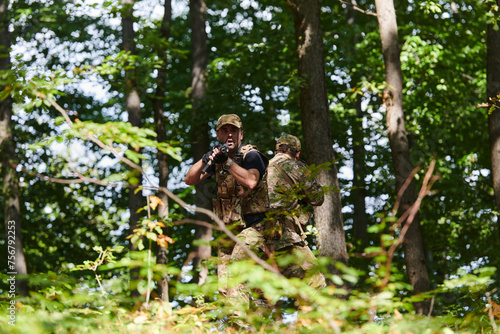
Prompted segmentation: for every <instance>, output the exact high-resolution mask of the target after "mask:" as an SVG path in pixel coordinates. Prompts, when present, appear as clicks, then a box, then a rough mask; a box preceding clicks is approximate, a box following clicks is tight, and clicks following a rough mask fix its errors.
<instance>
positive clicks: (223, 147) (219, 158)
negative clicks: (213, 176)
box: [201, 144, 229, 174]
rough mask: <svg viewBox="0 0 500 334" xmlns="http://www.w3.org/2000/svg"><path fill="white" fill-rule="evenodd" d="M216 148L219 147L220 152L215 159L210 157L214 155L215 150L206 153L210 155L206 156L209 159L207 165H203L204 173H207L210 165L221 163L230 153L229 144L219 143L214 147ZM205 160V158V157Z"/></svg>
mask: <svg viewBox="0 0 500 334" xmlns="http://www.w3.org/2000/svg"><path fill="white" fill-rule="evenodd" d="M214 149H218V150H219V153H217V155H216V156H215V157H214V158H213V159H208V156H210V155H212V152H213V150H212V151H210V152H208V153H207V154H206V155H208V156H207V158H206V159H207V160H208V161H206V165H205V167H203V169H202V170H201V172H202V173H203V174H205V173H206V172H207V170H208V168H209V167H210V166H212V164H213V163H216V164H221V163H223V162H225V161H226V160H227V157H228V153H229V147H228V146H227V144H217V145H216V146H215V147H214ZM204 158H205V157H204ZM203 160H205V159H203Z"/></svg>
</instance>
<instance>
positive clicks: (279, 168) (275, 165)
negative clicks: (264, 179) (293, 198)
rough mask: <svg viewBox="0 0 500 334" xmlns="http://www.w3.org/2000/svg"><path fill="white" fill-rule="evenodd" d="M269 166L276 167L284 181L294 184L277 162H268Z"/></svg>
mask: <svg viewBox="0 0 500 334" xmlns="http://www.w3.org/2000/svg"><path fill="white" fill-rule="evenodd" d="M269 166H271V167H276V169H277V170H278V172H280V174H281V175H282V176H283V177H284V178H285V180H286V182H288V183H289V184H290V185H291V186H293V185H294V184H295V182H293V180H292V179H291V178H290V176H288V174H287V173H286V172H285V171H284V170H283V168H281V166H280V165H279V164H277V163H275V162H271V163H270V164H269Z"/></svg>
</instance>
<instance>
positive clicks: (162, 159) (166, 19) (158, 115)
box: [153, 0, 172, 302]
mask: <svg viewBox="0 0 500 334" xmlns="http://www.w3.org/2000/svg"><path fill="white" fill-rule="evenodd" d="M171 26H172V2H171V1H170V0H165V6H164V13H163V19H162V24H161V27H160V37H161V38H160V40H159V41H158V44H157V45H156V52H157V54H158V57H159V58H160V59H161V61H162V66H161V67H160V68H159V69H158V77H157V79H156V91H155V96H154V99H153V111H154V120H155V131H156V133H157V135H158V137H157V138H156V139H157V141H158V142H159V143H162V142H166V141H167V132H166V129H165V123H164V121H165V116H164V111H165V110H164V100H165V85H166V81H167V70H166V66H167V61H168V59H167V41H168V39H169V37H170V27H171ZM156 156H157V159H158V178H159V186H160V187H164V188H167V183H168V155H167V154H166V153H163V152H161V151H158V153H157V155H156ZM158 197H159V198H160V199H161V201H162V202H163V205H159V206H158V216H160V218H161V219H162V220H164V221H165V220H167V219H168V208H169V206H168V196H167V194H165V193H163V192H160V193H158ZM163 234H167V231H166V230H165V228H164V231H163ZM167 255H168V252H167V248H166V247H162V246H158V249H157V252H156V263H158V264H163V265H166V264H167V263H168V256H167ZM156 284H157V290H158V296H159V298H160V299H161V300H162V301H164V302H168V301H169V297H168V275H166V274H164V275H163V276H162V278H161V279H159V280H158V281H157V282H156Z"/></svg>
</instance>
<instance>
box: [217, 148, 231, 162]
mask: <svg viewBox="0 0 500 334" xmlns="http://www.w3.org/2000/svg"><path fill="white" fill-rule="evenodd" d="M216 147H217V148H218V149H219V151H220V152H219V153H217V155H216V156H215V157H214V162H215V163H216V164H223V163H224V162H226V161H227V158H228V157H229V150H228V148H227V145H226V144H218V145H217V146H216Z"/></svg>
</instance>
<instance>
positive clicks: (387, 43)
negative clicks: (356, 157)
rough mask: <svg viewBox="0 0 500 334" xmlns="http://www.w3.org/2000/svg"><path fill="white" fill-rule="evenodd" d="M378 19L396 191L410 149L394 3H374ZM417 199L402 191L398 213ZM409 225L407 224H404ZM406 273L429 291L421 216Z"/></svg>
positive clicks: (407, 170)
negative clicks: (405, 118)
mask: <svg viewBox="0 0 500 334" xmlns="http://www.w3.org/2000/svg"><path fill="white" fill-rule="evenodd" d="M375 5H376V7H377V17H378V23H379V28H380V37H381V40H382V53H383V56H384V64H385V75H386V82H387V87H386V89H385V91H384V96H383V101H384V106H385V108H386V113H387V114H386V126H387V132H388V136H389V144H390V147H391V155H392V161H393V165H394V173H395V177H396V189H397V191H398V192H399V189H401V187H402V186H403V184H404V183H405V181H406V179H407V178H408V176H409V175H410V174H411V172H412V169H413V167H412V165H411V162H410V147H409V144H408V138H407V136H406V129H405V121H404V114H403V75H402V71H401V60H400V48H399V40H398V26H397V21H396V12H395V9H394V3H393V0H375ZM415 200H416V192H415V182H414V180H412V181H411V183H410V185H409V186H408V188H407V189H406V191H405V192H404V194H403V196H402V198H401V203H400V208H401V209H400V213H402V212H404V211H406V210H407V209H408V208H409V207H410V206H411V205H412V204H413V203H414V202H415ZM405 223H408V222H405ZM403 248H404V254H405V264H406V271H407V274H408V278H409V281H410V284H411V285H412V287H413V293H414V294H418V293H421V292H425V291H429V289H430V282H429V276H428V273H427V268H426V260H425V252H424V246H423V242H422V234H421V231H420V217H419V215H418V214H417V215H416V216H415V218H414V220H413V222H411V225H410V227H409V229H408V232H407V234H406V237H405V240H404V242H403ZM429 308H430V303H429V302H427V301H423V302H418V303H416V304H415V310H416V311H417V313H419V314H427V313H428V312H429Z"/></svg>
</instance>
